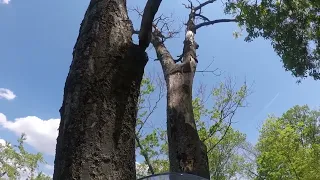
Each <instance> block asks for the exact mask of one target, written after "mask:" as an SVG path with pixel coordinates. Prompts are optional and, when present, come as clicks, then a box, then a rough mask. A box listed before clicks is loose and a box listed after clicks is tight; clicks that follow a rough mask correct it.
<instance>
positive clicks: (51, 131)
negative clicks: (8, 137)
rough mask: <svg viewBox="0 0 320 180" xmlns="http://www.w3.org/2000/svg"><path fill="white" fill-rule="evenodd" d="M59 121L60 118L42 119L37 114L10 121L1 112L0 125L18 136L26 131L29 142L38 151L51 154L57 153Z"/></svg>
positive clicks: (27, 141)
mask: <svg viewBox="0 0 320 180" xmlns="http://www.w3.org/2000/svg"><path fill="white" fill-rule="evenodd" d="M59 122H60V119H49V120H42V119H40V118H38V117H36V116H27V117H24V118H17V119H15V120H14V121H9V120H7V118H6V116H5V115H4V114H2V113H0V125H1V126H2V127H4V128H5V129H8V130H10V131H12V132H14V133H15V134H16V135H17V136H20V135H21V134H22V133H25V134H26V138H27V140H26V143H27V144H29V145H30V146H32V147H34V148H35V149H36V150H37V151H39V152H42V153H45V154H49V155H54V154H55V148H56V138H57V136H58V130H57V129H58V127H59Z"/></svg>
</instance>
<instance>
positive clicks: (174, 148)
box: [167, 73, 209, 178]
mask: <svg viewBox="0 0 320 180" xmlns="http://www.w3.org/2000/svg"><path fill="white" fill-rule="evenodd" d="M167 82H168V84H167V96H168V106H167V116H168V117H167V118H168V120H167V131H168V142H169V159H170V170H171V171H172V172H186V173H190V174H195V175H198V176H201V177H205V178H209V176H208V175H209V171H208V158H207V154H206V147H205V145H204V144H202V142H201V141H200V139H199V135H198V132H197V128H196V124H195V120H194V115H193V107H192V82H193V73H175V74H172V75H169V77H168V81H167Z"/></svg>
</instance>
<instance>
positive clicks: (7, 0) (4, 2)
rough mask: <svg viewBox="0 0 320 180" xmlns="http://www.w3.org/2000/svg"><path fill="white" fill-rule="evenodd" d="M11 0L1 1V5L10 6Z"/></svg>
mask: <svg viewBox="0 0 320 180" xmlns="http://www.w3.org/2000/svg"><path fill="white" fill-rule="evenodd" d="M10 1H11V0H0V2H1V4H9V2H10Z"/></svg>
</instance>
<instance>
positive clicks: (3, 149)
mask: <svg viewBox="0 0 320 180" xmlns="http://www.w3.org/2000/svg"><path fill="white" fill-rule="evenodd" d="M25 140H26V137H25V134H22V135H21V137H20V138H19V139H18V145H11V144H9V143H8V142H6V144H5V145H1V144H0V164H1V166H0V179H2V177H4V176H7V177H8V178H9V179H12V180H15V179H19V178H20V176H21V172H24V173H27V174H28V178H29V179H31V180H47V179H51V178H50V177H48V176H46V175H44V174H43V173H41V172H40V173H38V174H37V173H36V170H37V169H38V167H39V164H40V163H46V162H45V161H44V159H43V156H42V154H41V153H36V154H32V153H29V152H27V151H26V150H25V149H24V141H25Z"/></svg>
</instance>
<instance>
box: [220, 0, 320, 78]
mask: <svg viewBox="0 0 320 180" xmlns="http://www.w3.org/2000/svg"><path fill="white" fill-rule="evenodd" d="M225 12H226V13H227V14H232V15H234V16H236V19H238V21H239V24H240V26H241V27H244V28H245V29H246V31H247V32H248V36H247V37H246V38H245V40H246V41H252V40H253V39H255V38H257V37H263V38H265V39H268V40H271V44H272V46H273V48H274V49H275V52H276V53H277V54H278V55H279V56H280V57H281V59H282V61H283V64H284V67H285V69H286V70H289V71H291V72H292V74H293V75H294V76H296V77H299V78H304V77H306V76H312V77H313V78H314V79H316V80H318V79H320V71H319V66H320V62H319V60H320V43H319V42H320V28H319V27H320V1H319V0H260V1H250V0H237V1H235V0H227V3H226V8H225Z"/></svg>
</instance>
